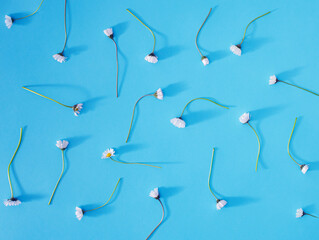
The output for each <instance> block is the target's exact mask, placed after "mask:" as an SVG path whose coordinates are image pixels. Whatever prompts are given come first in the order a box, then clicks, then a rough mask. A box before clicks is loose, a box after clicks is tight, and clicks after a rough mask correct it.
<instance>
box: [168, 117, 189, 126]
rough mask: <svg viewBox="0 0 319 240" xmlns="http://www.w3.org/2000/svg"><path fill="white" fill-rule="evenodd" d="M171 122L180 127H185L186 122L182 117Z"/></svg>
mask: <svg viewBox="0 0 319 240" xmlns="http://www.w3.org/2000/svg"><path fill="white" fill-rule="evenodd" d="M171 123H172V124H173V125H174V126H175V127H178V128H185V126H186V123H185V121H184V120H183V119H182V118H181V117H177V118H173V119H171Z"/></svg>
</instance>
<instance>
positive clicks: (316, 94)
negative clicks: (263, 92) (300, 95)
mask: <svg viewBox="0 0 319 240" xmlns="http://www.w3.org/2000/svg"><path fill="white" fill-rule="evenodd" d="M277 82H282V83H285V84H287V85H289V86H293V87H296V88H299V89H301V90H304V91H306V92H308V93H311V94H313V95H315V96H319V94H318V93H315V92H313V91H310V90H308V89H305V88H303V87H299V86H297V85H294V84H292V83H288V82H285V81H282V80H278V79H277Z"/></svg>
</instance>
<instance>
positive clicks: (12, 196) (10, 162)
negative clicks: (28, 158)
mask: <svg viewBox="0 0 319 240" xmlns="http://www.w3.org/2000/svg"><path fill="white" fill-rule="evenodd" d="M21 139H22V128H20V138H19V143H18V146H17V148H16V150H15V152H14V154H13V156H12V158H11V161H10V163H9V166H8V179H9V185H10V190H11V198H14V196H13V189H12V184H11V179H10V166H11V163H12V161H13V159H14V157H15V155H16V154H17V152H18V150H19V147H20V144H21Z"/></svg>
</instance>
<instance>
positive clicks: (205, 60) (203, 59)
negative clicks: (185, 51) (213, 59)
mask: <svg viewBox="0 0 319 240" xmlns="http://www.w3.org/2000/svg"><path fill="white" fill-rule="evenodd" d="M202 63H203V64H204V66H206V65H208V64H209V60H208V58H207V57H202Z"/></svg>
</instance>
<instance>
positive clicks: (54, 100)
mask: <svg viewBox="0 0 319 240" xmlns="http://www.w3.org/2000/svg"><path fill="white" fill-rule="evenodd" d="M22 88H23V89H25V90H27V91H29V92H32V93H34V94H36V95H39V96H41V97H44V98H46V99H49V100H51V101H53V102H55V103H58V104H60V105H62V106H63V107H67V108H72V106H68V105H65V104H63V103H60V102H58V101H56V100H54V99H52V98H49V97H46V96H44V95H42V94H40V93H37V92H35V91H33V90H31V89H29V88H26V87H22Z"/></svg>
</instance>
